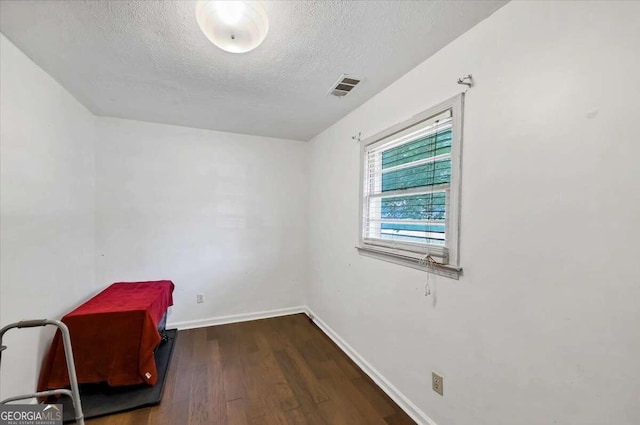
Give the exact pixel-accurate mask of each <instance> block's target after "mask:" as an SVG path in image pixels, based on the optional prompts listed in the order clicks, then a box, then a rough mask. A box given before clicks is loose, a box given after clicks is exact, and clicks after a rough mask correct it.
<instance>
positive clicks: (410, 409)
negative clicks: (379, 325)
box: [306, 307, 437, 425]
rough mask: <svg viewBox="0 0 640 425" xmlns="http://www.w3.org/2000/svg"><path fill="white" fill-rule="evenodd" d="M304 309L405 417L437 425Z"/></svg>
mask: <svg viewBox="0 0 640 425" xmlns="http://www.w3.org/2000/svg"><path fill="white" fill-rule="evenodd" d="M306 309H307V311H306V313H307V315H308V316H309V317H310V318H311V319H312V320H313V321H314V322H315V324H316V325H318V327H319V328H320V329H321V330H322V332H324V333H325V334H326V335H327V336H328V337H329V338H331V340H332V341H333V342H335V343H336V345H337V346H338V347H340V349H341V350H342V351H344V353H345V354H346V355H347V356H349V358H351V360H353V361H354V363H355V364H357V365H358V366H359V367H360V369H362V370H363V371H364V373H366V374H367V375H369V377H370V378H371V379H372V380H373V382H375V383H376V385H378V386H379V387H380V388H381V389H382V391H384V392H385V393H386V394H387V395H388V396H389V397H391V399H392V400H393V401H395V402H396V404H397V405H398V406H400V408H401V409H402V410H404V411H405V412H406V413H407V415H409V416H411V419H413V420H414V421H416V422H417V423H418V424H420V425H437V424H436V423H435V422H434V421H433V419H431V418H430V417H429V416H427V414H426V413H424V412H423V411H422V410H420V408H419V407H418V406H416V405H415V404H413V402H412V401H411V400H409V398H407V397H406V396H405V395H404V394H402V393H401V392H400V390H398V389H397V388H396V387H394V386H393V384H391V382H389V380H388V379H387V378H385V377H384V376H383V375H382V374H381V373H380V372H378V371H377V370H376V369H375V368H374V367H373V366H371V364H370V363H369V362H368V361H366V360H365V359H364V357H362V356H361V355H360V354H359V353H358V352H357V351H356V350H354V349H353V347H351V346H350V345H349V344H347V342H346V341H345V340H344V339H342V337H340V335H338V334H337V333H336V331H334V330H333V329H331V327H329V325H327V324H326V323H325V322H323V321H322V319H320V318H319V317H318V315H317V314H315V313H314V312H313V310H311V309H310V308H309V307H306Z"/></svg>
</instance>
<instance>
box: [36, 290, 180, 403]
mask: <svg viewBox="0 0 640 425" xmlns="http://www.w3.org/2000/svg"><path fill="white" fill-rule="evenodd" d="M173 289H174V285H173V282H171V281H170V280H159V281H153V282H119V283H114V284H113V285H111V286H109V287H108V288H107V289H105V290H104V291H102V292H100V293H99V294H98V295H96V296H95V297H93V298H91V299H90V300H89V301H87V302H86V303H84V304H83V305H81V306H80V307H78V308H76V309H75V310H73V311H72V312H70V313H68V314H67V315H65V316H64V317H63V318H62V322H63V323H64V324H66V325H67V326H68V327H69V333H70V334H71V346H72V347H73V356H74V358H75V363H76V374H77V376H78V382H79V383H81V384H87V383H97V382H103V381H106V382H107V383H108V384H109V385H110V386H121V385H135V384H141V383H147V384H149V385H154V384H155V383H156V381H157V379H158V376H157V375H158V374H157V371H156V362H155V357H154V349H155V348H156V346H157V345H158V343H159V342H160V339H161V338H160V334H159V333H158V323H160V321H161V320H162V317H163V316H164V313H165V312H166V311H167V308H169V306H171V305H173V295H172V294H173ZM68 385H69V376H68V372H67V366H66V363H65V357H64V349H63V345H62V337H61V335H60V331H58V332H57V333H56V335H55V337H54V338H53V341H52V342H51V347H50V349H49V353H48V354H47V357H46V358H45V361H44V364H43V367H42V371H41V374H40V381H39V385H38V389H39V390H40V391H42V390H45V389H51V388H62V387H66V386H68Z"/></svg>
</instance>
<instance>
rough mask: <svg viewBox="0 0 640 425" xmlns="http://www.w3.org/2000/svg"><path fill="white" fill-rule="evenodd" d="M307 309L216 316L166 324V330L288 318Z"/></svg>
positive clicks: (282, 309) (285, 309)
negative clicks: (280, 317)
mask: <svg viewBox="0 0 640 425" xmlns="http://www.w3.org/2000/svg"><path fill="white" fill-rule="evenodd" d="M306 312H307V309H306V307H304V306H300V307H289V308H280V309H277V310H268V311H258V312H255V313H245V314H232V315H230V316H218V317H210V318H207V319H200V320H187V321H184V322H168V323H167V326H166V327H167V329H173V328H178V329H180V330H183V329H195V328H205V327H207V326H216V325H226V324H229V323H239V322H248V321H251V320H259V319H268V318H270V317H278V316H288V315H290V314H299V313H306Z"/></svg>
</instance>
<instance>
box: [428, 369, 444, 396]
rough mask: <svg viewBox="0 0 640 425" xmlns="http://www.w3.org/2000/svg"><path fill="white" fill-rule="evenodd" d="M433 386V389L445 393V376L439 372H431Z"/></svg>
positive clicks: (441, 393)
mask: <svg viewBox="0 0 640 425" xmlns="http://www.w3.org/2000/svg"><path fill="white" fill-rule="evenodd" d="M431 387H432V388H433V391H435V392H437V393H438V394H440V395H444V394H443V393H444V378H443V377H442V375H440V374H439V373H437V372H431Z"/></svg>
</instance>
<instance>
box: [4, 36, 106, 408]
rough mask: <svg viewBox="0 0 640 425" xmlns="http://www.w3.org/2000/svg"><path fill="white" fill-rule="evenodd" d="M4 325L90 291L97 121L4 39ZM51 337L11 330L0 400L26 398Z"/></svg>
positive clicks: (64, 306) (57, 308)
mask: <svg viewBox="0 0 640 425" xmlns="http://www.w3.org/2000/svg"><path fill="white" fill-rule="evenodd" d="M0 75H1V79H0V283H1V284H0V298H1V300H0V323H1V325H2V326H4V325H6V324H9V323H11V322H15V321H18V320H22V319H38V318H59V317H60V315H61V314H63V313H64V312H65V311H66V310H68V309H70V308H72V307H74V306H75V305H76V304H78V303H79V302H81V301H82V300H83V299H85V298H86V297H88V296H89V295H90V293H91V292H92V291H93V289H94V288H93V285H94V279H93V278H94V262H93V252H94V251H93V249H94V211H93V206H94V199H93V196H94V179H93V174H94V160H93V158H94V157H93V147H94V135H95V134H94V119H95V118H94V117H93V115H91V114H90V113H89V112H88V111H87V109H85V107H84V106H82V105H81V104H80V103H78V102H77V101H76V100H75V99H74V98H73V97H71V95H69V94H68V93H67V92H66V91H65V90H64V89H63V88H62V87H61V86H60V85H59V84H58V83H57V82H56V81H54V80H53V79H52V78H51V77H50V76H49V75H47V74H46V73H45V72H44V71H42V70H41V69H40V68H39V67H38V66H37V65H35V64H34V63H33V62H31V60H30V59H28V58H27V57H26V56H25V55H24V54H23V53H22V52H20V51H19V50H18V49H17V48H16V47H15V46H14V45H13V44H12V43H11V42H10V41H8V40H7V39H6V38H5V37H4V36H3V35H0ZM51 335H52V330H50V329H46V330H43V328H39V329H37V330H33V329H31V330H11V331H9V333H7V334H6V337H5V339H4V341H3V343H4V345H7V346H8V347H9V349H8V350H7V351H5V352H4V353H3V354H2V370H1V371H0V374H1V378H0V380H1V381H2V382H1V383H0V398H4V397H8V396H10V395H17V394H22V393H27V392H31V391H33V390H34V389H35V386H36V379H37V376H36V373H37V371H38V370H39V368H40V358H41V356H42V353H43V352H44V349H45V346H46V343H47V342H48V338H50V336H51Z"/></svg>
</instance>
